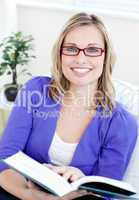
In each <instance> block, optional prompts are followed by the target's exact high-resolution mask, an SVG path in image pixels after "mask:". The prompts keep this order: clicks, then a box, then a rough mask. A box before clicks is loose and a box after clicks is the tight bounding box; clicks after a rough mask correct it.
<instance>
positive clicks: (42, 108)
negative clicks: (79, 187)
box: [0, 77, 137, 179]
mask: <svg viewBox="0 0 139 200" xmlns="http://www.w3.org/2000/svg"><path fill="white" fill-rule="evenodd" d="M51 80H52V79H51V78H49V77H36V78H33V79H32V80H30V81H28V82H27V83H26V85H25V87H23V88H22V89H21V90H20V92H19V94H18V96H17V98H16V103H15V106H14V108H13V110H12V112H11V115H10V117H9V120H8V123H7V126H6V128H5V130H4V133H3V137H2V139H1V141H0V159H3V158H6V157H8V156H10V155H13V154H15V153H16V152H17V151H19V150H22V151H23V152H25V153H26V154H27V155H29V156H30V157H32V158H34V159H36V160H37V161H39V162H40V163H50V162H51V161H50V158H49V155H48V151H49V147H50V144H51V142H52V139H53V135H54V132H55V129H56V123H57V118H58V114H59V110H60V106H61V104H60V102H56V101H54V100H52V99H51V98H50V96H49V95H48V87H49V86H48V85H49V84H50V82H51ZM108 114H109V113H108ZM136 138H137V124H136V121H135V119H134V117H133V116H132V115H131V114H130V113H129V112H127V111H126V110H124V108H123V107H122V106H121V105H120V104H118V103H117V105H116V108H115V109H114V110H113V112H112V113H111V115H108V116H107V117H105V116H103V115H102V108H98V109H97V112H96V115H95V117H94V118H92V120H91V122H90V123H89V125H88V126H87V128H86V130H85V131H84V134H83V136H82V137H81V139H80V142H79V144H78V145H77V148H76V151H75V153H74V156H73V158H72V161H71V163H70V165H71V166H74V167H78V168H79V169H81V170H82V171H83V172H84V173H85V174H86V175H100V176H106V177H110V178H114V179H122V177H123V175H124V172H125V170H126V168H127V165H128V162H129V160H130V157H131V154H132V151H133V149H134V146H135V143H136ZM7 168H8V166H6V165H5V164H4V163H3V162H0V171H2V170H4V169H7Z"/></svg>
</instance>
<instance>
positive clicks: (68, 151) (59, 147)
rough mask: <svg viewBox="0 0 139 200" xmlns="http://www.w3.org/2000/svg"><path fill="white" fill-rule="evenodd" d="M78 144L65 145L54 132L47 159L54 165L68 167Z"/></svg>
mask: <svg viewBox="0 0 139 200" xmlns="http://www.w3.org/2000/svg"><path fill="white" fill-rule="evenodd" d="M77 145H78V143H66V142H64V141H63V140H62V139H61V138H60V137H59V136H58V134H57V133H56V132H55V135H54V137H53V140H52V143H51V146H50V149H49V152H48V154H49V158H50V160H51V162H52V163H53V164H55V165H69V164H70V162H71V160H72V157H73V154H74V152H75V149H76V146H77Z"/></svg>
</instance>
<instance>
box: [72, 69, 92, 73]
mask: <svg viewBox="0 0 139 200" xmlns="http://www.w3.org/2000/svg"><path fill="white" fill-rule="evenodd" d="M72 70H73V71H76V72H80V73H85V72H89V71H90V69H85V68H73V69H72Z"/></svg>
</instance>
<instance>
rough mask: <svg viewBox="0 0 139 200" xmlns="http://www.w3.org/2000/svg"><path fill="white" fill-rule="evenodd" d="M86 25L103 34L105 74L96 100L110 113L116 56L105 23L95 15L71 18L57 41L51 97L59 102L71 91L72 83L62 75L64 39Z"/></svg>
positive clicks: (113, 93)
mask: <svg viewBox="0 0 139 200" xmlns="http://www.w3.org/2000/svg"><path fill="white" fill-rule="evenodd" d="M86 25H95V26H96V27H97V28H98V30H99V31H100V32H101V34H102V35H103V38H104V44H105V58H104V66H103V72H102V75H101V76H100V78H99V79H98V88H97V90H98V91H99V92H97V93H96V95H95V97H96V98H95V99H96V102H95V104H96V105H100V106H102V107H103V108H105V109H106V108H109V109H110V111H112V110H113V108H114V101H113V98H114V96H115V92H114V87H113V84H112V80H111V74H112V69H113V65H114V63H115V54H114V52H113V48H112V44H111V42H110V39H109V37H108V34H107V30H106V28H105V26H104V24H103V22H102V21H101V20H100V19H99V18H98V17H97V16H95V15H93V14H87V13H78V14H76V15H74V16H73V17H71V18H70V19H69V21H68V22H67V23H66V24H65V27H64V29H63V31H62V32H61V34H60V35H59V37H58V40H57V41H56V43H55V45H54V47H53V51H52V62H53V67H52V82H51V87H50V88H49V94H50V96H51V97H52V98H53V99H55V100H57V99H58V97H59V95H61V94H64V93H65V92H66V91H68V90H69V86H70V82H69V81H68V80H67V79H66V78H65V76H64V74H63V73H62V67H61V66H62V64H61V47H62V45H63V42H64V39H65V37H66V36H67V34H68V33H69V32H70V31H72V30H73V29H75V28H77V27H80V26H86Z"/></svg>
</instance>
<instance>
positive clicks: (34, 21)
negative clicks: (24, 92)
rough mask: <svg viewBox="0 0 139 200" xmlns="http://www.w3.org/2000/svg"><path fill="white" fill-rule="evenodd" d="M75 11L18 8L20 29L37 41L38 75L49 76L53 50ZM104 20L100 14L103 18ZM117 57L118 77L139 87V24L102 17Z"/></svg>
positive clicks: (33, 67) (34, 68) (35, 67)
mask: <svg viewBox="0 0 139 200" xmlns="http://www.w3.org/2000/svg"><path fill="white" fill-rule="evenodd" d="M73 13H75V11H68V10H65V11H64V10H60V9H51V8H49V9H48V8H36V7H24V6H18V8H17V16H18V18H17V19H18V21H17V27H18V29H19V30H22V31H24V32H26V33H31V34H32V35H33V36H34V38H35V45H36V54H37V59H36V60H35V61H34V62H33V63H32V64H31V65H30V67H31V71H32V72H33V74H34V75H37V74H49V72H50V66H51V55H50V50H51V48H52V44H53V43H54V41H55V39H56V38H57V35H58V33H59V31H60V29H61V27H62V25H63V24H64V23H65V21H66V20H67V19H68V18H69V17H70V16H71V15H72V14H73ZM99 16H100V14H99ZM101 17H102V19H103V20H104V22H105V24H106V26H107V28H108V30H109V33H110V36H111V38H112V41H113V44H114V47H115V51H116V53H117V63H116V66H115V69H114V77H116V78H119V79H122V80H125V81H129V82H130V83H133V84H139V78H138V74H139V59H138V43H139V41H138V40H139V39H138V36H139V20H137V19H135V20H134V19H129V18H128V19H126V18H122V17H118V16H117V17H111V16H106V15H105V16H101Z"/></svg>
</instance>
